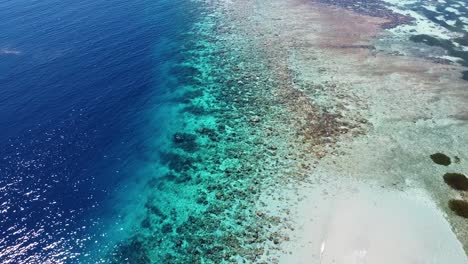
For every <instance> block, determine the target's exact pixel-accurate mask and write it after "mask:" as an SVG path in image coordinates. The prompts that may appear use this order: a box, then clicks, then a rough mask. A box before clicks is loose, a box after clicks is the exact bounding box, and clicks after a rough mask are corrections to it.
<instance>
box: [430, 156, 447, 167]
mask: <svg viewBox="0 0 468 264" xmlns="http://www.w3.org/2000/svg"><path fill="white" fill-rule="evenodd" d="M430 157H431V159H432V161H434V162H435V163H436V164H439V165H444V166H448V165H450V164H451V163H452V161H451V160H450V157H449V156H447V155H445V154H443V153H434V154H432V155H431V156H430Z"/></svg>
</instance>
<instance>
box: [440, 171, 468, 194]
mask: <svg viewBox="0 0 468 264" xmlns="http://www.w3.org/2000/svg"><path fill="white" fill-rule="evenodd" d="M444 181H445V183H446V184H447V185H449V186H450V187H452V188H453V189H455V190H459V191H466V190H468V178H466V176H465V175H463V174H461V173H446V174H445V175H444Z"/></svg>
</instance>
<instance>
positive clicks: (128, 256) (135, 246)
mask: <svg viewBox="0 0 468 264" xmlns="http://www.w3.org/2000/svg"><path fill="white" fill-rule="evenodd" d="M142 240H143V239H142V238H140V237H138V236H135V237H132V238H130V239H129V240H128V241H127V242H126V243H124V244H121V245H119V246H118V247H117V248H116V250H115V252H114V253H113V254H112V255H113V256H112V261H111V263H116V264H117V263H141V264H146V263H151V260H150V258H149V252H148V249H147V247H146V245H145V243H144V242H143V241H142Z"/></svg>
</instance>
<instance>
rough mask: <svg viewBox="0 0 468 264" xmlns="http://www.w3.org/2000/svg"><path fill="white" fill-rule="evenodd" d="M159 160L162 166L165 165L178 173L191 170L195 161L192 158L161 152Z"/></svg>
mask: <svg viewBox="0 0 468 264" xmlns="http://www.w3.org/2000/svg"><path fill="white" fill-rule="evenodd" d="M160 158H161V163H162V164H165V165H167V166H168V167H169V169H171V170H173V171H175V172H179V173H182V172H185V171H188V170H190V169H192V168H193V167H194V163H195V161H196V160H195V159H193V158H190V157H186V156H183V155H179V154H176V153H172V152H161V153H160Z"/></svg>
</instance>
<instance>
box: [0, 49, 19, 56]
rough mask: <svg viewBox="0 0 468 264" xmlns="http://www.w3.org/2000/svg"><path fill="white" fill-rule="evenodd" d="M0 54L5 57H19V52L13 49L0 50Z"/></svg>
mask: <svg viewBox="0 0 468 264" xmlns="http://www.w3.org/2000/svg"><path fill="white" fill-rule="evenodd" d="M0 54H6V55H20V54H21V51H19V50H15V49H8V48H2V49H0Z"/></svg>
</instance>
